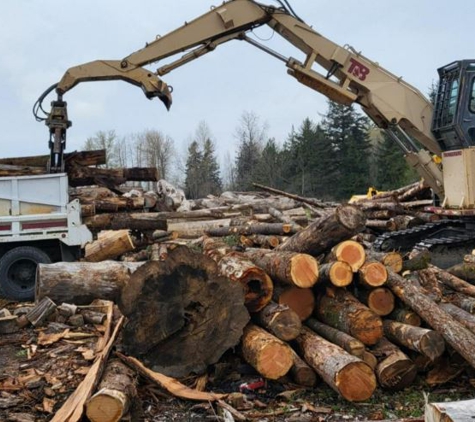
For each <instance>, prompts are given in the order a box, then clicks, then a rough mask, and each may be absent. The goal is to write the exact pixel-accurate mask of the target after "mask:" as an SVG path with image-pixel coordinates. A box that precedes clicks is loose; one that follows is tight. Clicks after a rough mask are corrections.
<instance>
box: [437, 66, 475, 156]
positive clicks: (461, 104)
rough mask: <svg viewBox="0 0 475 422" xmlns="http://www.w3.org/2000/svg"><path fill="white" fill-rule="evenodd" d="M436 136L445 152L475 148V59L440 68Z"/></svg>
mask: <svg viewBox="0 0 475 422" xmlns="http://www.w3.org/2000/svg"><path fill="white" fill-rule="evenodd" d="M438 73H439V85H438V89H437V95H436V98H435V104H434V113H433V119H432V133H433V134H434V137H435V138H436V139H437V141H438V143H439V145H440V147H441V149H442V151H453V150H459V149H465V148H469V147H475V60H459V61H456V62H453V63H450V64H448V65H447V66H444V67H441V68H440V69H438Z"/></svg>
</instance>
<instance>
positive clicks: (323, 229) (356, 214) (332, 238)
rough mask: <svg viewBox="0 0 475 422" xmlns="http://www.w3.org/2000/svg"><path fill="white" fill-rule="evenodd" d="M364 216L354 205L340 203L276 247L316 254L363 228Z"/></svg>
mask: <svg viewBox="0 0 475 422" xmlns="http://www.w3.org/2000/svg"><path fill="white" fill-rule="evenodd" d="M364 224H365V216H364V213H363V211H361V210H360V209H359V208H358V207H356V206H354V205H341V206H339V207H338V208H336V209H335V211H334V212H332V213H331V214H328V215H326V216H325V217H322V218H320V219H319V220H317V221H315V222H314V223H312V224H310V225H309V226H308V227H306V228H305V229H303V230H301V231H300V232H298V233H297V234H295V235H294V236H292V237H290V238H289V239H288V240H287V241H286V242H285V243H283V244H281V245H279V246H278V247H277V248H276V249H277V250H282V251H293V252H301V253H308V254H310V255H314V256H318V255H320V254H321V253H323V252H326V251H328V250H329V249H330V248H332V247H333V246H335V245H336V244H338V243H339V242H341V241H343V240H346V239H349V238H351V237H352V236H354V235H355V234H356V233H358V232H360V231H362V230H363V228H364Z"/></svg>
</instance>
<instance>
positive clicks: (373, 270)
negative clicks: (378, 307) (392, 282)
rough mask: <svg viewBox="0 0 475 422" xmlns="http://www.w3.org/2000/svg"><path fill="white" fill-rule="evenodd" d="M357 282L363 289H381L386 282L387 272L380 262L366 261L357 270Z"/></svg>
mask: <svg viewBox="0 0 475 422" xmlns="http://www.w3.org/2000/svg"><path fill="white" fill-rule="evenodd" d="M358 281H359V285H360V286H363V287H365V288H369V289H374V288H375V287H381V286H384V285H385V284H386V282H387V281H388V271H387V270H386V267H385V266H384V265H383V264H382V263H381V262H377V261H366V262H365V263H364V265H363V266H362V267H361V268H360V269H359V270H358Z"/></svg>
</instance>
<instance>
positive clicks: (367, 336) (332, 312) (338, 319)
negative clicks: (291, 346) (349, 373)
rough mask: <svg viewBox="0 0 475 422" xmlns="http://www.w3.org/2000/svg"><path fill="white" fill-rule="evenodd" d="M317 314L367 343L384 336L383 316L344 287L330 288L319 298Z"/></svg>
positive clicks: (372, 342)
mask: <svg viewBox="0 0 475 422" xmlns="http://www.w3.org/2000/svg"><path fill="white" fill-rule="evenodd" d="M315 315H316V316H317V318H318V319H319V320H320V321H322V322H324V323H325V324H328V325H330V326H332V327H333V328H336V329H338V330H340V331H343V332H345V333H347V334H349V335H350V336H352V337H355V338H357V339H358V340H360V341H361V342H362V343H364V344H366V345H372V344H376V343H377V342H378V341H379V340H380V339H381V337H382V336H383V323H382V321H381V318H380V317H379V316H378V315H376V314H375V313H374V312H373V311H372V310H371V309H369V308H368V307H366V306H365V305H363V304H362V303H361V302H360V301H359V300H358V299H356V298H355V297H354V296H353V295H352V294H351V293H349V292H348V291H346V290H344V289H336V288H334V289H333V288H328V289H327V293H326V294H324V295H321V296H320V297H319V298H318V301H317V305H316V307H315Z"/></svg>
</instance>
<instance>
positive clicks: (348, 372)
mask: <svg viewBox="0 0 475 422" xmlns="http://www.w3.org/2000/svg"><path fill="white" fill-rule="evenodd" d="M297 343H298V344H299V347H300V349H301V350H302V353H303V356H304V358H305V360H306V361H307V363H308V364H309V365H310V366H311V367H312V368H313V369H315V371H316V372H317V373H318V374H319V375H320V376H321V377H322V378H323V380H324V381H325V382H326V383H327V384H328V385H329V386H330V387H331V388H333V389H334V390H335V391H337V392H338V393H340V394H341V395H342V396H343V397H344V398H345V399H346V400H348V401H364V400H367V399H369V398H370V397H371V396H372V394H373V392H374V390H375V388H376V377H375V376H374V373H373V371H372V370H371V368H370V367H369V366H368V365H367V364H366V363H365V362H363V361H362V360H360V359H358V358H357V357H355V356H353V355H350V354H349V353H347V352H346V351H344V350H343V349H342V348H340V347H338V346H336V345H334V344H332V343H330V342H329V341H327V340H325V339H324V338H322V337H320V336H318V335H317V334H315V333H314V332H312V331H311V330H310V329H308V328H306V327H304V328H303V329H302V333H301V334H300V336H299V337H298V338H297Z"/></svg>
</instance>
